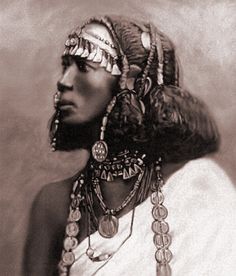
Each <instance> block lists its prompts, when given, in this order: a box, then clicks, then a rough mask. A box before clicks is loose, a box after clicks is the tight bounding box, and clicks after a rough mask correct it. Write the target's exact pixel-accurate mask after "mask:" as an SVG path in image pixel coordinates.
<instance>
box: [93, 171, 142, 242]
mask: <svg viewBox="0 0 236 276" xmlns="http://www.w3.org/2000/svg"><path fill="white" fill-rule="evenodd" d="M143 175H144V170H142V171H141V172H140V173H139V175H138V178H137V180H136V182H135V184H134V187H133V189H132V190H131V192H130V193H129V194H128V196H127V197H126V198H125V199H124V201H123V202H122V204H121V205H120V206H118V207H117V208H115V209H109V208H108V207H107V206H106V204H105V202H104V199H103V196H102V193H101V188H100V180H99V178H92V183H93V189H94V192H95V194H96V196H97V198H98V202H99V205H100V207H101V208H102V210H103V212H104V215H103V216H101V217H100V219H99V221H98V232H99V234H100V235H101V236H102V237H104V238H112V237H114V236H115V234H116V233H117V232H118V228H119V219H118V218H117V217H116V215H117V214H118V213H119V212H120V211H122V210H123V209H124V208H125V207H126V206H127V205H128V204H129V203H130V201H131V200H132V199H133V197H134V196H135V194H136V192H137V190H138V188H139V186H140V184H141V181H142V178H143Z"/></svg>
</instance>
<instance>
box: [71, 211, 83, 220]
mask: <svg viewBox="0 0 236 276" xmlns="http://www.w3.org/2000/svg"><path fill="white" fill-rule="evenodd" d="M80 219H81V212H80V210H79V209H78V208H77V209H75V210H70V214H69V220H70V221H78V220H80Z"/></svg>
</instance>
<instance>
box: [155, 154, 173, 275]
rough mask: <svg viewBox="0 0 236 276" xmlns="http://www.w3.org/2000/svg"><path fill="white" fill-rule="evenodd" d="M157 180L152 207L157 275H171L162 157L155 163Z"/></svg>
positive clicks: (169, 239)
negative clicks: (163, 191)
mask: <svg viewBox="0 0 236 276" xmlns="http://www.w3.org/2000/svg"><path fill="white" fill-rule="evenodd" d="M155 170H156V178H157V181H156V183H155V184H154V185H153V187H152V190H153V193H152V195H151V202H152V204H153V208H152V216H153V219H154V221H153V223H152V231H153V232H154V237H153V242H154V244H155V246H156V248H157V250H156V253H155V258H156V261H157V275H166V276H170V275H171V269H170V265H169V262H170V261H171V259H172V253H171V251H170V250H169V245H170V244H171V236H170V234H169V225H168V223H167V222H166V221H165V219H166V217H167V215H168V211H167V209H166V207H165V206H164V205H163V202H164V195H163V193H162V191H161V189H162V187H163V185H164V181H163V178H162V174H161V158H159V160H158V161H156V164H155Z"/></svg>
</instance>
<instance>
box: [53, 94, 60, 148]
mask: <svg viewBox="0 0 236 276" xmlns="http://www.w3.org/2000/svg"><path fill="white" fill-rule="evenodd" d="M60 96H61V93H60V92H59V91H57V92H56V94H55V95H54V98H53V103H54V108H55V110H56V116H55V119H54V126H53V127H54V129H53V136H52V141H51V147H52V151H56V145H57V138H56V133H57V130H58V127H59V123H60V121H59V118H60V111H59V109H58V103H59V102H60Z"/></svg>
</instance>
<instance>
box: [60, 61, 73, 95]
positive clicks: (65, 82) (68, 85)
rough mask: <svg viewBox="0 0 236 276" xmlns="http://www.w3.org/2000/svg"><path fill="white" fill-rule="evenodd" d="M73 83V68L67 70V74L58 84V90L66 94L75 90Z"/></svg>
mask: <svg viewBox="0 0 236 276" xmlns="http://www.w3.org/2000/svg"><path fill="white" fill-rule="evenodd" d="M73 81H74V74H73V70H72V68H71V66H70V67H69V68H67V70H66V71H65V73H64V74H63V75H62V77H61V79H59V81H58V82H57V89H58V91H60V92H65V91H67V90H69V91H72V90H73Z"/></svg>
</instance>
